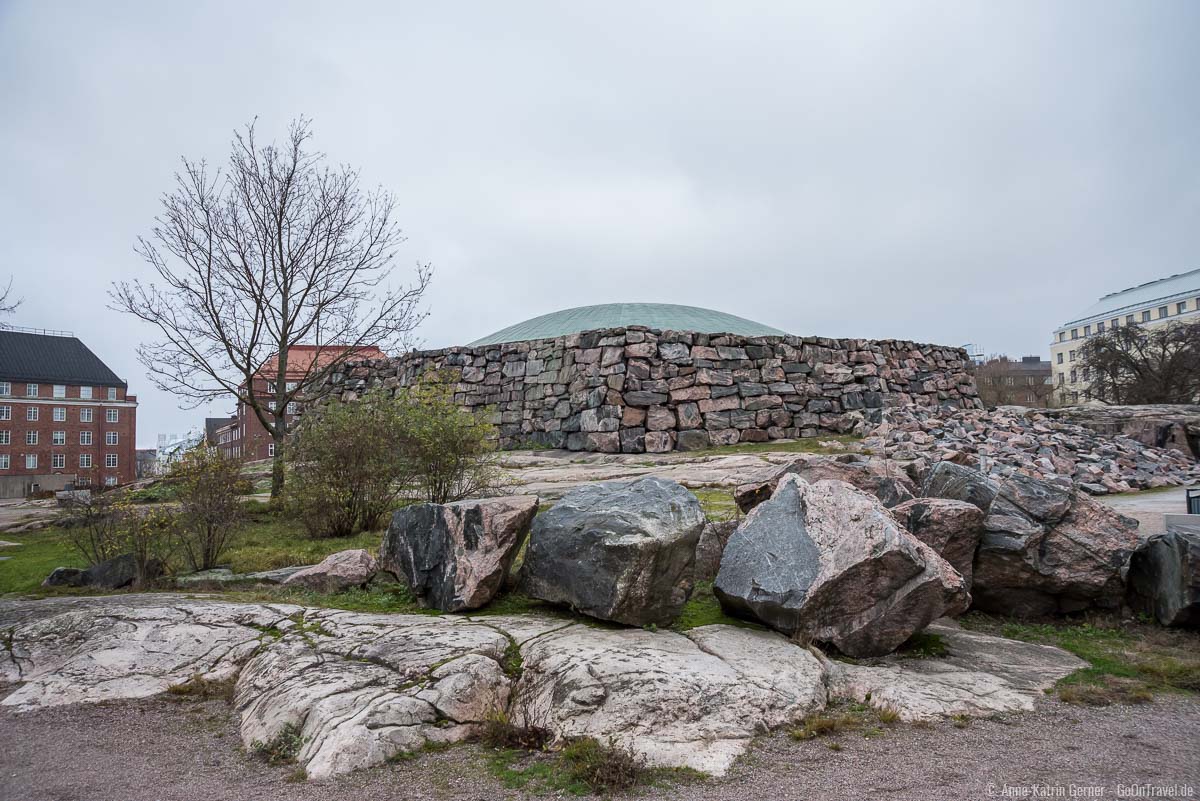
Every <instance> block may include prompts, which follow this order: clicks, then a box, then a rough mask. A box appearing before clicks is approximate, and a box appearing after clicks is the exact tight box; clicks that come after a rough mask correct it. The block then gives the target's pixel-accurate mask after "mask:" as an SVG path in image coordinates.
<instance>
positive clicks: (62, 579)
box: [42, 567, 83, 587]
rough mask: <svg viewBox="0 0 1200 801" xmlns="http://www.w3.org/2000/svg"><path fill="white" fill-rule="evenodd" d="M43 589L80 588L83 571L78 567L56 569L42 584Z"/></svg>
mask: <svg viewBox="0 0 1200 801" xmlns="http://www.w3.org/2000/svg"><path fill="white" fill-rule="evenodd" d="M42 586H43V587H82V586H83V569H82V568H78V567H56V568H54V570H52V571H51V572H50V575H49V576H46V578H45V580H44V581H43V582H42Z"/></svg>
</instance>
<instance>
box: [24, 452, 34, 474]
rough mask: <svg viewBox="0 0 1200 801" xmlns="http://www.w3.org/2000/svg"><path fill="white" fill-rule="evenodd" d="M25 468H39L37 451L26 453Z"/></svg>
mask: <svg viewBox="0 0 1200 801" xmlns="http://www.w3.org/2000/svg"><path fill="white" fill-rule="evenodd" d="M25 469H26V470H37V454H36V453H27V454H25Z"/></svg>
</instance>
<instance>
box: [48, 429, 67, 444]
mask: <svg viewBox="0 0 1200 801" xmlns="http://www.w3.org/2000/svg"><path fill="white" fill-rule="evenodd" d="M50 444H51V445H66V444H67V432H66V431H51V432H50Z"/></svg>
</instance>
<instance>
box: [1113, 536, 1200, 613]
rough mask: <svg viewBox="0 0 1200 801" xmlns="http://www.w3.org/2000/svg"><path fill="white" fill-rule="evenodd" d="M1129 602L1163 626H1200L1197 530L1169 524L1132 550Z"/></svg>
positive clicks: (1199, 576)
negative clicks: (1169, 526) (1162, 532)
mask: <svg viewBox="0 0 1200 801" xmlns="http://www.w3.org/2000/svg"><path fill="white" fill-rule="evenodd" d="M1129 605H1130V606H1131V607H1133V609H1134V610H1135V611H1137V612H1142V613H1143V614H1147V615H1153V616H1154V618H1155V619H1156V620H1157V621H1158V622H1159V623H1161V624H1162V625H1164V626H1188V627H1191V628H1200V531H1198V530H1196V529H1194V528H1168V529H1167V531H1166V533H1164V534H1158V535H1156V536H1153V537H1150V538H1149V539H1148V540H1146V541H1145V542H1144V543H1143V544H1142V546H1141V547H1140V548H1138V549H1137V551H1135V552H1134V554H1133V557H1132V558H1131V559H1130V562H1129Z"/></svg>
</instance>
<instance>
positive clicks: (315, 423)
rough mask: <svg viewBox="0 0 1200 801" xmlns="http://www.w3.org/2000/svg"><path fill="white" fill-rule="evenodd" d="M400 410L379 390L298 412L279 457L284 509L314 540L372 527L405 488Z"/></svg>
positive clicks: (377, 524)
mask: <svg viewBox="0 0 1200 801" xmlns="http://www.w3.org/2000/svg"><path fill="white" fill-rule="evenodd" d="M403 418H404V415H403V410H402V408H401V405H400V404H399V403H397V402H396V400H395V399H394V398H392V396H391V394H390V393H389V392H387V391H386V390H382V389H379V390H374V391H372V392H369V393H367V394H366V395H364V396H363V397H362V398H360V399H358V400H357V401H356V402H354V403H332V404H328V405H326V406H324V407H323V408H321V409H319V410H313V411H312V412H310V413H308V414H306V415H304V417H302V418H301V419H300V422H299V424H298V425H297V427H296V430H295V432H293V434H292V437H291V440H290V441H289V443H288V446H287V449H286V450H285V452H284V456H285V459H286V462H287V466H288V472H289V475H288V478H287V483H286V485H285V486H286V494H287V497H286V505H287V507H288V510H289V511H290V512H291V513H292V514H293V515H294V516H295V517H297V518H298V519H299V520H300V521H301V523H302V524H303V525H304V527H305V529H306V530H307V531H308V533H309V535H311V536H313V537H349V536H351V535H353V534H356V533H358V532H359V531H369V530H372V529H375V528H378V527H379V525H380V523H381V522H382V520H383V516H384V515H385V514H386V513H387V512H388V511H390V510H391V508H392V507H393V506H394V505H395V503H396V501H397V499H398V497H399V495H400V491H401V489H402V488H403V487H404V486H406V485H407V484H408V483H409V480H410V477H409V475H408V472H407V471H408V463H407V462H406V460H405V459H404V458H403V454H402V452H401V449H400V442H401V439H402V436H403V434H402V422H403Z"/></svg>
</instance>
